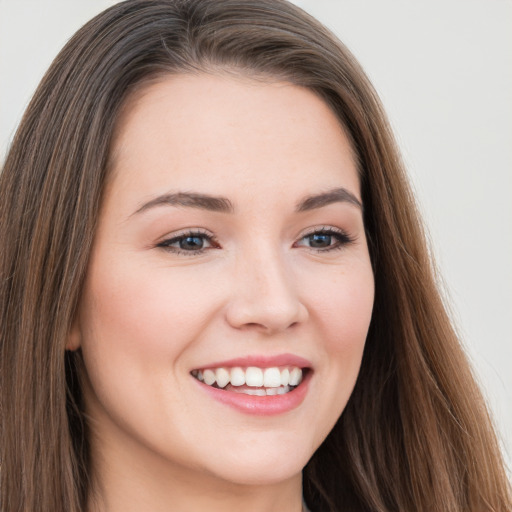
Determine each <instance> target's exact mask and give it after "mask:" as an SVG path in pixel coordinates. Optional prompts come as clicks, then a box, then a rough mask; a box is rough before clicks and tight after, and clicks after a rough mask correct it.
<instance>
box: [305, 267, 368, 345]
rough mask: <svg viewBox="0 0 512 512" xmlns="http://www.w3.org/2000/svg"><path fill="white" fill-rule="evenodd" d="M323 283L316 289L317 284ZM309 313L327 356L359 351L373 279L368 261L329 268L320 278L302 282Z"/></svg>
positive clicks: (365, 329)
mask: <svg viewBox="0 0 512 512" xmlns="http://www.w3.org/2000/svg"><path fill="white" fill-rule="evenodd" d="M320 283H321V284H322V285H321V286H319V284H320ZM304 286H305V288H306V289H308V290H310V292H309V293H308V299H307V300H308V303H309V310H310V311H311V313H312V316H313V320H314V321H315V323H316V325H318V326H319V328H320V329H321V330H322V333H323V336H322V339H323V340H324V348H325V350H326V351H328V352H329V353H330V354H337V353H340V354H342V353H345V354H346V355H348V354H350V352H352V351H355V352H357V353H359V352H362V349H363V347H364V343H365V340H366V335H367V332H368V327H369V324H370V320H371V316H372V309H373V300H374V280H373V273H372V270H371V266H370V263H369V261H368V262H367V261H366V260H362V261H356V262H354V263H352V264H350V265H347V266H343V267H342V268H341V267H340V268H338V269H336V270H335V271H333V270H332V269H331V270H330V271H329V274H328V275H327V276H326V277H325V278H324V279H322V276H316V279H315V278H314V276H310V282H309V283H305V285H304Z"/></svg>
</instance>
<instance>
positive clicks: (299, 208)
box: [133, 187, 363, 215]
mask: <svg viewBox="0 0 512 512" xmlns="http://www.w3.org/2000/svg"><path fill="white" fill-rule="evenodd" d="M332 203H349V204H352V205H354V206H357V207H358V208H360V209H361V210H362V209H363V205H362V204H361V201H359V199H357V197H356V196H355V195H354V194H352V192H349V191H348V190H347V189H346V188H342V187H340V188H334V189H332V190H328V191H326V192H322V193H320V194H315V195H311V196H307V197H306V198H304V199H302V200H301V201H299V202H298V203H297V205H296V207H295V211H296V212H305V211H309V210H315V209H317V208H322V207H324V206H328V205H330V204H332ZM157 206H184V207H187V208H198V209H201V210H208V211H213V212H220V213H233V212H234V211H235V208H234V206H233V203H232V202H231V201H230V200H229V199H227V198H225V197H219V196H210V195H207V194H199V193H195V192H176V193H169V194H162V195H161V196H158V197H155V198H154V199H151V200H150V201H148V202H147V203H144V204H143V205H142V206H141V207H140V208H139V209H138V210H136V211H135V212H134V214H133V215H135V214H138V213H142V212H144V211H147V210H149V209H151V208H155V207H157Z"/></svg>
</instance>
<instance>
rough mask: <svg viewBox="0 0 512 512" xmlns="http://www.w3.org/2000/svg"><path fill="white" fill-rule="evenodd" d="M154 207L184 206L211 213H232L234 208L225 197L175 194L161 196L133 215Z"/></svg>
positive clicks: (187, 193)
mask: <svg viewBox="0 0 512 512" xmlns="http://www.w3.org/2000/svg"><path fill="white" fill-rule="evenodd" d="M156 206H185V207H187V208H199V209H201V210H209V211H212V212H221V213H233V211H234V207H233V204H232V203H231V201H230V200H229V199H226V198H225V197H216V196H209V195H206V194H196V193H194V192H177V193H175V194H163V195H161V196H158V197H155V198H154V199H152V200H151V201H148V202H147V203H144V204H143V205H142V206H141V207H140V208H139V209H138V210H136V211H135V213H141V212H144V211H146V210H149V209H150V208H154V207H156Z"/></svg>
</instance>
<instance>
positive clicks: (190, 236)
mask: <svg viewBox="0 0 512 512" xmlns="http://www.w3.org/2000/svg"><path fill="white" fill-rule="evenodd" d="M157 247H161V248H163V249H165V250H167V251H170V252H175V253H178V254H188V255H194V254H199V253H201V252H203V251H205V250H206V249H211V248H213V247H216V245H215V242H214V238H213V236H211V235H209V234H207V233H201V232H192V231H190V232H187V233H183V234H180V235H177V236H174V237H172V238H169V239H167V240H163V241H162V242H160V243H159V244H158V245H157Z"/></svg>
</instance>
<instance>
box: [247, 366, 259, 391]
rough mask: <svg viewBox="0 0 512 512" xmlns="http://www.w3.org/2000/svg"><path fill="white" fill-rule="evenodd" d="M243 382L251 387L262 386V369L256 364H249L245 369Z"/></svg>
mask: <svg viewBox="0 0 512 512" xmlns="http://www.w3.org/2000/svg"><path fill="white" fill-rule="evenodd" d="M245 383H246V384H247V385H248V386H251V387H252V388H261V386H263V371H262V369H261V368H256V366H249V368H247V370H245Z"/></svg>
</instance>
